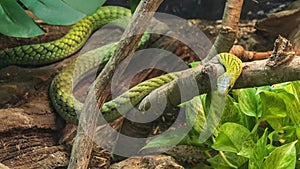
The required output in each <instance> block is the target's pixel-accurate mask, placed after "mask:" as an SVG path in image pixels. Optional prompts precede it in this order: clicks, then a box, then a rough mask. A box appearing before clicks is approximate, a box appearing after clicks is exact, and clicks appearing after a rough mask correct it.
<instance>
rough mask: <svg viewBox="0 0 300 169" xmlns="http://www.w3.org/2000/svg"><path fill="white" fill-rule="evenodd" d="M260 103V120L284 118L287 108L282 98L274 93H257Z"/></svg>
mask: <svg viewBox="0 0 300 169" xmlns="http://www.w3.org/2000/svg"><path fill="white" fill-rule="evenodd" d="M259 95H260V98H261V102H262V112H263V113H262V118H263V119H265V120H266V119H272V118H284V117H286V115H287V108H286V106H285V103H284V101H283V99H282V98H280V97H279V96H278V94H277V93H275V92H269V91H262V92H260V93H259Z"/></svg>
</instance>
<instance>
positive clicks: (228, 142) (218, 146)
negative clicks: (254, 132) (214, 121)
mask: <svg viewBox="0 0 300 169" xmlns="http://www.w3.org/2000/svg"><path fill="white" fill-rule="evenodd" d="M249 134H250V131H249V130H248V129H247V128H246V127H244V126H242V125H239V124H236V123H230V122H228V123H225V124H223V125H221V127H220V132H219V135H218V136H217V138H216V141H215V143H214V144H213V146H212V148H214V149H215V150H219V151H228V152H234V153H238V152H239V151H241V148H242V144H243V142H244V141H245V140H246V138H247V136H248V135H249Z"/></svg>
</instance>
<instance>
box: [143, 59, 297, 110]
mask: <svg viewBox="0 0 300 169" xmlns="http://www.w3.org/2000/svg"><path fill="white" fill-rule="evenodd" d="M267 61H268V60H267V59H266V60H260V61H253V62H244V63H243V72H242V74H241V75H240V77H239V78H238V80H237V81H236V83H235V85H234V87H233V88H234V89H239V88H249V87H258V86H264V85H273V84H276V83H282V82H288V81H295V80H300V66H299V65H300V56H295V58H294V59H293V60H291V61H290V62H289V63H287V64H283V65H280V66H278V67H275V68H274V67H268V66H266V64H267ZM222 73H224V68H223V66H222V65H221V64H219V63H213V62H208V63H205V64H203V65H199V66H197V67H195V68H192V69H188V70H186V72H185V73H184V76H182V77H180V78H179V79H177V80H174V81H172V82H171V83H169V84H167V85H165V86H162V87H160V88H158V89H156V90H154V91H152V92H151V93H150V94H149V95H148V96H146V97H145V98H144V99H143V100H142V102H141V103H140V105H139V107H140V109H141V110H144V109H147V108H149V106H150V105H159V104H160V103H162V100H164V99H167V101H168V102H167V105H166V109H168V108H171V107H174V106H177V105H179V104H180V103H182V102H185V101H188V100H190V99H192V98H193V97H194V96H197V95H201V94H204V93H208V92H210V91H211V90H213V89H214V88H215V84H216V81H215V80H216V79H215V78H216V77H217V76H218V75H220V74H222ZM195 82H196V83H197V84H196V85H195ZM178 86H184V89H186V90H185V91H181V89H182V88H181V89H180V87H178ZM182 93H185V94H184V97H183V96H182V95H181V94H182ZM154 111H155V109H154ZM151 113H159V112H151Z"/></svg>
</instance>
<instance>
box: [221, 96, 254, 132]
mask: <svg viewBox="0 0 300 169" xmlns="http://www.w3.org/2000/svg"><path fill="white" fill-rule="evenodd" d="M226 122H234V123H237V124H241V125H243V126H244V127H246V128H248V127H250V126H252V125H251V124H250V122H249V119H248V118H247V117H246V115H245V114H243V113H242V112H241V110H240V107H239V104H238V103H236V102H235V100H234V99H233V98H232V97H231V96H229V95H227V96H226V103H225V107H224V111H223V115H222V119H221V124H223V123H226Z"/></svg>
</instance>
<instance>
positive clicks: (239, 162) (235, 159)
mask: <svg viewBox="0 0 300 169" xmlns="http://www.w3.org/2000/svg"><path fill="white" fill-rule="evenodd" d="M224 155H225V157H226V158H227V160H228V161H229V162H230V163H231V164H233V165H235V166H237V167H239V168H240V169H242V168H246V167H247V166H245V167H242V166H244V165H245V164H246V163H247V161H248V159H247V158H244V157H242V156H238V155H236V154H235V153H230V152H224ZM207 161H208V162H209V163H210V164H211V166H212V167H213V168H214V169H227V168H228V169H232V167H230V166H229V165H228V163H226V162H225V160H224V159H223V158H222V156H221V155H220V154H218V155H216V156H214V157H212V158H210V159H208V160H207Z"/></svg>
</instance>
